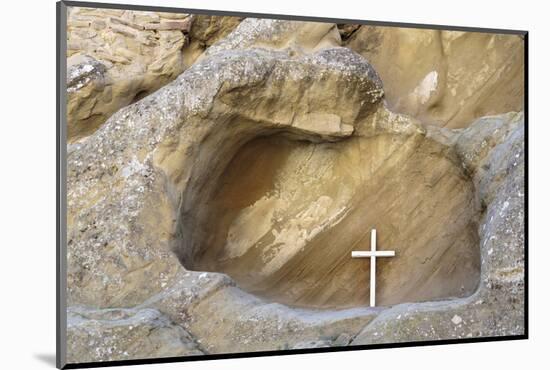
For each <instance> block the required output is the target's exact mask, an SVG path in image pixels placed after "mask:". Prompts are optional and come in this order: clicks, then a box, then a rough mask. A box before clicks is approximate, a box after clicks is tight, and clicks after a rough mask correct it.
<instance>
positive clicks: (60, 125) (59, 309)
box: [56, 0, 529, 369]
mask: <svg viewBox="0 0 550 370" xmlns="http://www.w3.org/2000/svg"><path fill="white" fill-rule="evenodd" d="M69 6H73V7H84V8H86V7H88V8H99V9H125V10H138V11H140V10H141V11H158V12H168V13H193V14H203V15H219V16H237V17H251V18H267V19H285V20H294V21H310V22H326V23H348V24H361V25H370V26H383V27H401V28H419V29H437V30H448V31H465V32H480V33H497V34H508V35H519V36H522V37H523V41H524V128H525V142H524V151H525V155H524V158H525V162H524V165H525V178H524V187H525V203H524V209H525V213H524V271H525V276H524V329H525V332H524V334H521V335H507V336H497V337H479V338H463V339H442V340H428V341H417V342H397V343H384V344H369V345H354V346H346V347H325V348H304V349H294V350H273V351H256V352H239V353H222V354H206V355H199V356H180V357H159V358H147V359H132V360H119V361H96V362H80V363H67V362H66V346H67V340H66V339H67V338H66V330H67V301H66V287H67V280H66V277H67V274H66V273H67V260H66V257H67V249H66V221H67V220H66V213H67V208H66V207H67V205H66V194H67V191H66V190H67V189H66V180H67V177H66V166H67V160H66V154H67V152H66V149H67V136H66V135H67V133H66V128H65V127H66V115H67V107H66V88H65V84H66V50H67V40H66V34H67V7H69ZM56 48H57V50H56V59H57V60H56V131H57V136H56V244H57V246H56V288H57V289H56V367H57V368H58V369H81V368H96V367H111V366H127V365H144V364H160V363H174V362H191V361H207V360H220V359H232V358H247V357H266V356H286V355H295V354H308V353H325V352H347V351H361V350H367V349H384V348H404V347H421V346H436V345H447V344H462V343H483V342H499V341H510V340H523V339H528V338H529V294H528V293H529V289H528V287H529V284H528V280H529V263H528V261H529V258H528V251H529V248H528V244H529V243H528V239H529V223H528V213H529V181H528V179H529V165H528V162H529V160H528V158H529V134H528V131H529V124H528V122H529V118H528V117H529V98H528V96H529V73H528V71H529V32H528V31H526V30H512V29H498V28H478V27H463V26H450V25H440V24H437V25H430V24H420V23H401V22H384V21H372V20H359V19H342V18H325V17H309V16H301V15H285V14H266V13H249V12H232V11H221V10H209V9H191V8H175V7H164V6H145V5H135V4H113V3H96V2H87V1H86V2H85V1H83V2H80V1H65V0H62V1H58V2H57V3H56Z"/></svg>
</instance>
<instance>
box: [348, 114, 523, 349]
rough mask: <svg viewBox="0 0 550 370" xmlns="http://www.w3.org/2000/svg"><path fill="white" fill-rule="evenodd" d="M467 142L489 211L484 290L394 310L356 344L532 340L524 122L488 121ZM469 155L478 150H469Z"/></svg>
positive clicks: (483, 243)
mask: <svg viewBox="0 0 550 370" xmlns="http://www.w3.org/2000/svg"><path fill="white" fill-rule="evenodd" d="M487 121H489V122H487ZM489 125H492V126H493V128H494V127H497V129H496V130H495V131H493V132H495V133H496V135H495V136H494V137H493V140H494V141H492V142H488V141H486V140H487V131H486V130H487V126H489ZM503 128H506V129H505V130H503ZM504 132H506V133H505V134H503V133H504ZM459 135H460V136H459V137H458V138H457V140H458V145H459V146H460V147H461V151H462V153H463V158H464V159H465V162H466V163H469V164H471V163H475V162H472V158H473V157H477V161H476V162H477V163H478V166H477V167H475V168H473V171H474V173H475V175H474V179H475V180H474V183H475V184H476V188H477V192H478V196H479V198H480V199H481V201H482V202H484V203H485V204H486V209H485V211H484V212H483V216H482V222H481V224H480V226H479V235H480V246H479V247H480V250H481V281H480V285H479V287H478V289H477V290H476V292H475V293H474V294H473V295H471V296H469V297H467V298H464V299H455V300H447V301H441V302H429V303H422V304H402V305H398V306H395V307H393V308H391V309H388V310H386V311H384V312H383V313H381V314H380V315H379V316H378V317H377V318H376V319H374V320H373V321H372V322H371V323H369V324H368V325H367V326H366V327H365V328H364V329H363V331H362V332H361V333H360V334H359V335H358V336H357V337H356V338H355V339H354V340H353V342H352V344H371V343H396V342H411V341H422V340H437V339H454V338H471V337H489V336H502V335H520V334H523V333H524V332H525V327H524V319H525V307H524V304H523V303H524V294H525V293H524V288H525V287H524V256H525V253H524V242H525V240H524V231H525V224H524V212H525V210H524V193H525V189H524V178H525V177H524V176H525V173H524V155H525V153H524V147H523V143H524V122H523V115H522V114H519V115H517V114H508V115H503V116H500V117H490V118H484V119H481V120H478V121H477V122H476V123H474V124H473V125H472V126H471V127H470V128H468V129H467V130H466V131H464V132H463V133H461V134H459ZM472 138H477V139H474V140H473V142H474V145H471V144H469V142H470V141H471V140H472ZM466 143H468V145H465V144H466ZM476 143H477V145H476ZM483 143H485V144H483ZM465 147H470V148H471V149H470V150H464V148H465ZM480 148H481V151H480V150H479V149H480ZM480 153H482V154H480Z"/></svg>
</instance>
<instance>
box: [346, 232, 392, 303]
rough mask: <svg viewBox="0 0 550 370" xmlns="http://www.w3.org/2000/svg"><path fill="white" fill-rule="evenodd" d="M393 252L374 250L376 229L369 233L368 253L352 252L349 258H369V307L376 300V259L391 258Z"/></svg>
mask: <svg viewBox="0 0 550 370" xmlns="http://www.w3.org/2000/svg"><path fill="white" fill-rule="evenodd" d="M393 256H395V251H377V250H376V229H372V230H371V232H370V251H352V252H351V258H366V257H370V306H371V307H374V306H375V300H376V257H393Z"/></svg>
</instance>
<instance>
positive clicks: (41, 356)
mask: <svg viewBox="0 0 550 370" xmlns="http://www.w3.org/2000/svg"><path fill="white" fill-rule="evenodd" d="M34 358H36V359H37V360H40V361H42V362H43V363H45V364H46V365H50V366H52V367H55V353H38V354H37V353H35V354H34Z"/></svg>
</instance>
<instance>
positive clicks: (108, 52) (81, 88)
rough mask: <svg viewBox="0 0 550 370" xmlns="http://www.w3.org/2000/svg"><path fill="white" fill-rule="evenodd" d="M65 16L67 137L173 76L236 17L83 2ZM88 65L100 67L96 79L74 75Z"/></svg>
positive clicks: (94, 126)
mask: <svg viewBox="0 0 550 370" xmlns="http://www.w3.org/2000/svg"><path fill="white" fill-rule="evenodd" d="M67 18H68V21H67V35H68V39H67V49H68V50H67V57H68V60H67V67H68V73H67V75H68V76H67V85H68V89H67V98H68V102H67V110H68V112H67V114H68V133H67V136H68V140H69V141H75V140H78V139H80V138H82V137H85V136H87V135H89V134H91V133H92V132H94V131H95V130H96V129H97V128H98V127H99V126H100V125H101V124H103V123H104V122H105V121H106V120H107V118H109V117H110V116H111V115H112V114H113V113H114V112H116V111H117V110H118V109H120V108H122V107H124V106H126V105H128V104H130V103H132V102H134V101H136V100H139V99H141V98H143V97H144V96H146V95H148V94H150V93H151V92H153V91H155V90H157V89H158V88H160V87H161V86H164V85H165V84H167V83H168V82H170V81H172V80H174V79H175V78H176V77H177V76H178V75H179V74H180V73H181V72H183V70H184V69H185V68H187V67H188V66H189V65H191V64H192V63H193V62H194V60H195V59H196V58H197V57H198V56H199V55H200V54H201V53H202V52H203V51H204V49H205V48H206V47H208V46H209V45H211V44H212V43H214V42H215V41H217V40H218V39H219V38H220V37H223V36H224V35H226V34H227V33H228V32H230V31H231V30H232V29H233V28H235V27H236V26H237V24H238V23H239V22H240V18H236V17H235V18H233V17H214V16H198V17H195V16H193V15H188V14H175V13H162V12H144V11H133V10H118V9H92V8H81V7H69V11H68V17H67ZM195 21H197V23H196V25H195V26H194V24H195ZM194 27H195V29H194ZM191 40H192V41H193V43H192V46H191V47H189V45H190V44H191ZM92 68H93V69H94V70H99V71H100V72H98V73H97V74H96V75H95V78H90V79H88V80H82V79H80V78H78V76H74V71H75V70H77V69H78V70H84V71H86V70H89V69H92Z"/></svg>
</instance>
